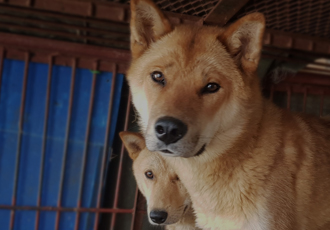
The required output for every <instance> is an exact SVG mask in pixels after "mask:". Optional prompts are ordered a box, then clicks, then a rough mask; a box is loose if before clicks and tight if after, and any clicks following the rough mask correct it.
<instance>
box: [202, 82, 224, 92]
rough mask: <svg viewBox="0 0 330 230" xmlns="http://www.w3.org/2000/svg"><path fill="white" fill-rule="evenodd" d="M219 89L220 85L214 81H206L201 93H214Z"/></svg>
mask: <svg viewBox="0 0 330 230" xmlns="http://www.w3.org/2000/svg"><path fill="white" fill-rule="evenodd" d="M219 89H220V85H218V84H217V83H214V82H210V83H208V84H207V85H206V86H205V87H204V88H203V89H202V94H206V93H215V92H217V91H218V90H219Z"/></svg>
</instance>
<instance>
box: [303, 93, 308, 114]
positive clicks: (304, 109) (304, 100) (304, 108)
mask: <svg viewBox="0 0 330 230" xmlns="http://www.w3.org/2000/svg"><path fill="white" fill-rule="evenodd" d="M306 102H307V88H306V87H305V88H304V99H303V112H306Z"/></svg>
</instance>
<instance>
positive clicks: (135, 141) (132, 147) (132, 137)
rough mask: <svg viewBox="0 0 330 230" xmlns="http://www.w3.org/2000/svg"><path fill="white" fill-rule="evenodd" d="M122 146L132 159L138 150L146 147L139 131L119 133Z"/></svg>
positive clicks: (137, 153) (136, 155) (135, 156)
mask: <svg viewBox="0 0 330 230" xmlns="http://www.w3.org/2000/svg"><path fill="white" fill-rule="evenodd" d="M119 136H120V138H121V140H122V141H123V143H124V146H125V147H126V149H127V152H128V155H129V156H130V158H131V159H132V160H133V161H134V160H135V159H136V158H137V157H138V156H139V154H140V152H141V151H142V150H143V149H144V148H145V147H146V144H145V140H144V138H143V136H142V135H141V134H139V133H133V132H128V131H123V132H120V133H119Z"/></svg>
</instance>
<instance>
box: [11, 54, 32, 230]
mask: <svg viewBox="0 0 330 230" xmlns="http://www.w3.org/2000/svg"><path fill="white" fill-rule="evenodd" d="M29 61H30V53H29V52H26V53H25V67H24V78H23V88H22V95H21V106H20V113H19V121H18V135H17V149H16V162H15V174H14V178H15V179H14V187H13V196H12V206H16V196H17V187H18V178H19V163H20V159H21V145H22V132H23V117H24V108H25V97H26V88H27V80H28V72H29ZM14 223H15V210H14V209H13V210H12V211H11V214H10V229H11V230H13V229H14Z"/></svg>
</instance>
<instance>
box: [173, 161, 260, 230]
mask: <svg viewBox="0 0 330 230" xmlns="http://www.w3.org/2000/svg"><path fill="white" fill-rule="evenodd" d="M183 164H184V165H180V164H176V166H177V170H178V175H179V178H180V179H181V180H182V182H183V184H184V185H185V187H186V188H187V190H188V193H189V194H190V196H191V199H192V202H193V206H194V209H195V211H196V213H197V222H198V224H199V225H200V226H201V227H202V228H203V229H220V230H221V229H226V230H227V229H228V230H229V229H233V230H241V229H242V230H259V229H260V230H261V229H264V228H263V227H262V226H264V224H263V223H265V221H263V220H261V219H260V218H261V216H263V215H262V213H261V210H262V209H263V208H262V204H260V203H256V202H255V201H256V200H257V199H256V196H258V194H255V193H251V191H250V190H251V187H250V186H249V184H250V181H247V180H248V178H247V177H245V176H244V175H240V174H239V172H236V171H232V172H229V171H227V172H223V171H221V170H220V171H219V168H217V167H216V166H215V165H212V164H211V165H207V167H201V166H197V165H194V164H187V162H183ZM258 200H259V201H260V197H259V199H258ZM247 217H248V218H247ZM215 226H216V228H215ZM220 226H221V227H220Z"/></svg>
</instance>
